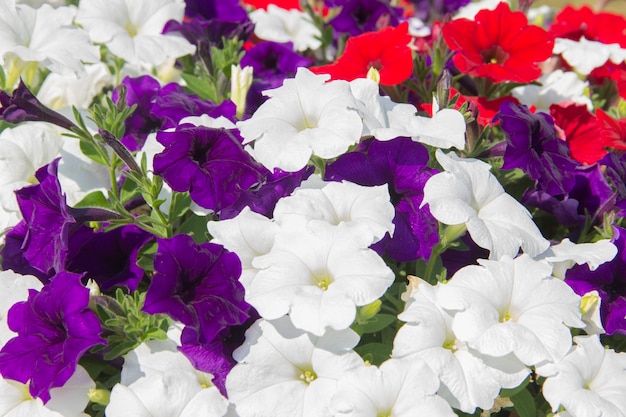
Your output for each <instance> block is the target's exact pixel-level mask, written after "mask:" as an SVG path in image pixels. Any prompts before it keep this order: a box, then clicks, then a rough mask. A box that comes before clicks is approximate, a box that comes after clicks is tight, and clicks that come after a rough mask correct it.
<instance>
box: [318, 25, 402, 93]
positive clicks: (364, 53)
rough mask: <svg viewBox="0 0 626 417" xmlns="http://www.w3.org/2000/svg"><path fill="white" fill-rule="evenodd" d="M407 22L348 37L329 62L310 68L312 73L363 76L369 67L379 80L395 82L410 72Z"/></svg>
mask: <svg viewBox="0 0 626 417" xmlns="http://www.w3.org/2000/svg"><path fill="white" fill-rule="evenodd" d="M411 39H412V38H411V35H410V34H409V33H408V23H407V22H404V23H401V24H400V25H398V27H396V28H391V27H386V28H384V29H381V30H380V31H378V32H367V33H363V34H362V35H359V36H355V37H351V38H349V39H348V42H347V43H346V48H345V49H344V51H343V53H342V54H341V56H340V57H339V58H338V59H337V60H336V61H335V62H334V63H332V64H328V65H322V66H318V67H312V68H309V69H310V70H311V71H312V72H313V73H315V74H330V76H331V79H333V80H346V81H352V80H354V79H356V78H366V76H367V74H368V72H369V71H370V69H371V68H374V69H376V70H377V71H378V73H379V74H380V83H381V84H383V85H396V84H400V83H401V82H403V81H405V80H406V79H407V78H409V77H410V76H411V74H412V73H413V57H412V54H411V49H410V48H409V43H410V42H411Z"/></svg>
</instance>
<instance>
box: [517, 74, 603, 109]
mask: <svg viewBox="0 0 626 417" xmlns="http://www.w3.org/2000/svg"><path fill="white" fill-rule="evenodd" d="M539 82H540V83H541V84H542V85H541V86H538V85H526V86H523V87H517V88H514V89H513V91H512V93H513V96H514V97H516V98H517V99H519V101H520V103H522V104H524V105H526V106H535V108H537V110H541V111H544V112H546V113H548V112H549V109H550V106H551V105H553V104H555V103H561V102H564V101H567V102H573V103H578V104H584V105H585V106H587V108H588V109H589V110H592V109H593V104H592V103H591V99H590V98H589V97H588V96H587V95H585V89H586V88H588V87H589V83H588V82H586V81H582V80H581V79H580V78H578V74H576V73H575V72H573V71H568V72H563V70H556V71H552V72H551V73H549V74H545V75H542V76H541V78H539Z"/></svg>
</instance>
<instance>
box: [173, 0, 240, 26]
mask: <svg viewBox="0 0 626 417" xmlns="http://www.w3.org/2000/svg"><path fill="white" fill-rule="evenodd" d="M185 16H187V17H201V18H203V19H214V18H216V19H220V20H227V21H231V22H238V21H241V20H247V18H248V14H247V13H246V11H245V10H244V8H243V7H241V4H240V3H239V1H238V0H186V1H185Z"/></svg>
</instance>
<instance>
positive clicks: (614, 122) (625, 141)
mask: <svg viewBox="0 0 626 417" xmlns="http://www.w3.org/2000/svg"><path fill="white" fill-rule="evenodd" d="M596 117H597V118H598V123H599V125H600V129H602V136H603V138H604V141H605V143H606V146H608V147H610V148H614V149H621V150H626V118H621V119H613V118H612V117H611V116H609V115H608V114H606V113H605V112H603V111H602V110H601V109H597V110H596Z"/></svg>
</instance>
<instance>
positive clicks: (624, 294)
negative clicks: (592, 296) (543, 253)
mask: <svg viewBox="0 0 626 417" xmlns="http://www.w3.org/2000/svg"><path fill="white" fill-rule="evenodd" d="M613 234H614V237H613V239H612V242H613V244H614V245H615V246H616V247H617V250H618V252H617V256H615V258H614V259H613V260H612V261H610V262H606V263H604V264H602V265H600V266H599V267H598V268H597V269H595V270H594V271H591V270H590V269H589V266H588V265H587V264H583V265H574V266H573V267H572V268H571V269H569V270H568V271H567V273H566V274H565V282H566V283H567V284H568V285H569V286H570V287H572V289H573V290H574V292H576V294H578V295H580V296H583V295H585V294H586V293H588V292H590V291H594V290H595V291H598V294H599V296H600V298H601V299H602V302H601V304H600V319H601V320H602V326H604V329H605V330H606V333H607V334H609V335H610V334H614V333H618V334H622V335H626V274H624V271H625V270H626V229H623V228H621V227H618V226H613Z"/></svg>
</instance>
